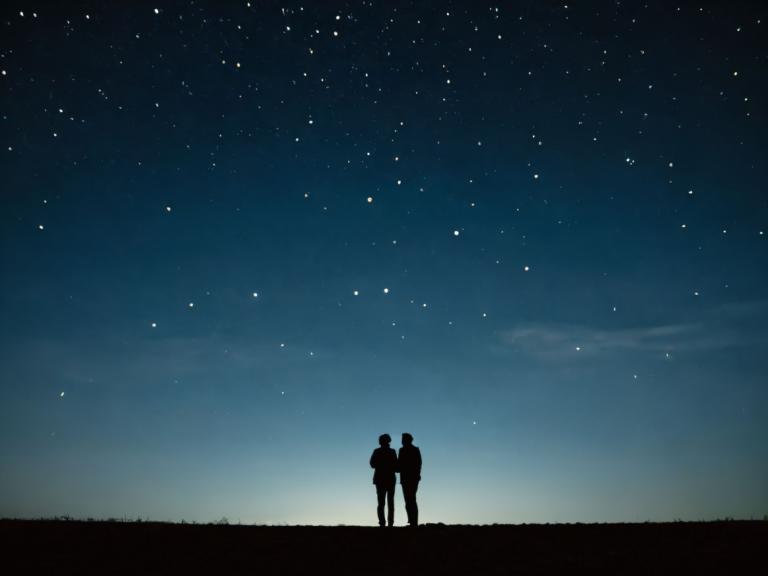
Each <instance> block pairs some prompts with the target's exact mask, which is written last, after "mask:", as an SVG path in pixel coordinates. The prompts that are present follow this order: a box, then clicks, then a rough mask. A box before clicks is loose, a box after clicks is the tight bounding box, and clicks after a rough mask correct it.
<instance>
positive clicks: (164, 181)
mask: <svg viewBox="0 0 768 576" xmlns="http://www.w3.org/2000/svg"><path fill="white" fill-rule="evenodd" d="M65 4H66V5H65ZM30 6H31V5H30V4H29V3H26V2H13V1H11V2H6V3H4V5H3V8H2V9H0V10H1V12H0V14H1V15H2V20H1V21H0V22H1V23H2V30H3V32H2V34H0V70H1V71H2V75H0V127H1V128H2V129H1V130H0V174H2V210H0V517H25V518H26V517H52V516H60V515H69V516H72V517H76V518H87V517H93V518H109V517H114V518H127V519H135V518H146V519H152V520H174V521H178V520H182V519H184V520H186V521H198V522H207V521H217V520H219V519H220V518H223V517H226V518H227V519H228V520H229V521H230V522H238V521H240V522H243V523H265V524H328V525H335V524H362V525H374V524H375V523H376V512H375V505H376V499H375V491H374V487H373V486H372V485H371V477H372V471H371V469H370V468H369V467H368V458H369V456H370V453H371V451H372V450H373V449H374V448H375V446H376V442H377V437H378V435H379V434H381V433H384V432H388V433H390V434H391V435H392V437H393V439H394V442H393V446H394V447H395V448H397V447H399V444H400V443H399V439H400V434H401V433H402V432H406V431H407V432H410V433H412V434H413V436H414V438H415V444H416V445H418V446H419V447H420V448H421V451H422V455H423V458H424V470H423V474H422V476H423V480H422V483H421V486H420V489H419V495H418V497H419V504H420V510H421V513H420V517H421V521H422V522H444V523H462V524H475V523H519V522H529V523H530V522H577V521H580V522H613V521H646V520H651V521H662V520H674V519H683V520H707V519H715V518H725V517H732V518H763V517H764V516H765V515H766V514H768V386H767V385H766V382H768V377H767V376H768V354H767V352H768V335H767V334H766V329H765V326H766V322H768V237H766V232H768V193H766V177H767V176H768V174H767V173H766V172H767V171H766V158H767V157H768V146H767V145H766V139H765V134H766V133H768V122H767V120H768V118H767V117H766V104H767V103H768V98H767V96H768V93H767V91H766V88H767V85H766V75H765V64H766V58H768V41H766V38H768V34H766V32H765V27H766V18H767V17H768V14H767V12H768V6H765V5H763V4H761V3H759V2H741V3H737V4H728V5H726V4H724V3H723V4H722V5H721V6H716V5H713V6H710V5H708V3H705V4H704V5H702V6H699V5H698V4H692V3H688V2H681V3H679V5H677V4H670V3H668V2H663V1H661V0H655V1H651V2H622V3H616V2H608V1H598V2H568V3H556V2H516V3H486V2H472V3H467V2H428V3H427V2H423V3H400V2H383V1H381V0H372V1H366V2H338V3H335V2H322V3H319V2H318V3H314V2H307V3H303V4H302V3H296V2H288V1H286V2H280V3H276V2H259V1H252V2H250V3H247V2H244V1H243V2H237V3H221V2H209V1H196V2H185V3H181V2H158V3H157V4H156V7H153V6H152V5H141V6H139V5H134V4H133V3H124V4H123V5H120V6H115V5H113V4H110V5H109V6H107V5H102V4H101V3H77V2H67V3H61V5H56V6H48V5H47V3H43V4H41V5H40V6H39V9H38V7H34V8H32V7H30ZM396 522H397V524H400V525H402V524H404V523H405V511H404V508H403V504H402V496H401V494H400V492H399V488H398V494H397V511H396Z"/></svg>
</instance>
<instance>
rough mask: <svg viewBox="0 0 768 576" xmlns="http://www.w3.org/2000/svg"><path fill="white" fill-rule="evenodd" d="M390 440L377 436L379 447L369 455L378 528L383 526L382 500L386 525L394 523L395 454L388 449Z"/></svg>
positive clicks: (387, 436) (384, 435) (384, 436)
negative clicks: (385, 512)
mask: <svg viewBox="0 0 768 576" xmlns="http://www.w3.org/2000/svg"><path fill="white" fill-rule="evenodd" d="M390 442H392V438H391V437H390V436H389V434H382V435H381V436H379V447H378V448H376V449H375V450H374V451H373V454H371V468H373V469H374V472H373V483H374V484H375V485H376V497H377V499H378V503H379V505H378V507H377V508H376V513H377V514H378V515H379V526H385V524H384V500H385V499H386V501H387V525H389V526H392V525H393V524H394V523H395V484H396V483H397V479H396V478H395V473H396V472H397V454H395V451H394V449H392V448H390V447H389V444H390Z"/></svg>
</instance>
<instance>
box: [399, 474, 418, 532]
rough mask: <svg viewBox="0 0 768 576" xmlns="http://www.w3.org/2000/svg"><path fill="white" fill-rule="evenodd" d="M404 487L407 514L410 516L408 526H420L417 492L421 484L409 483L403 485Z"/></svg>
mask: <svg viewBox="0 0 768 576" xmlns="http://www.w3.org/2000/svg"><path fill="white" fill-rule="evenodd" d="M401 486H402V487H403V500H405V512H406V514H408V524H410V525H411V526H418V525H419V507H418V505H417V504H416V490H418V489H419V482H418V480H417V481H416V482H407V483H405V484H401Z"/></svg>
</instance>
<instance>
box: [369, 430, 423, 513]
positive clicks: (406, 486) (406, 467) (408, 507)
mask: <svg viewBox="0 0 768 576" xmlns="http://www.w3.org/2000/svg"><path fill="white" fill-rule="evenodd" d="M391 442H392V438H391V437H390V435H389V434H382V435H381V436H379V447H378V448H376V449H375V450H374V451H373V454H371V462H370V464H371V468H373V469H374V472H373V483H374V485H375V486H376V497H377V499H378V507H377V508H376V512H377V514H378V516H379V526H393V525H394V523H395V485H396V484H397V479H396V477H395V474H396V473H398V472H399V473H400V486H401V487H402V489H403V499H404V500H405V511H406V513H407V514H408V524H409V525H410V526H414V527H415V526H418V524H419V507H418V505H417V504H416V491H417V490H418V488H419V481H420V480H421V451H420V450H419V448H418V447H417V446H414V445H413V436H411V435H410V434H408V433H407V432H406V433H404V434H403V436H402V444H403V445H402V447H401V448H400V451H399V453H398V454H395V451H394V449H392V448H390V447H389V445H390V443H391ZM385 504H386V506H387V517H386V522H385V518H384V505H385Z"/></svg>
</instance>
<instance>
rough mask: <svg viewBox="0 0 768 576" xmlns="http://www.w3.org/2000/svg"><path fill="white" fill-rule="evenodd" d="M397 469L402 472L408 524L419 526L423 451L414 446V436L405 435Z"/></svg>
mask: <svg viewBox="0 0 768 576" xmlns="http://www.w3.org/2000/svg"><path fill="white" fill-rule="evenodd" d="M397 468H398V471H399V472H400V485H401V486H402V488H403V500H405V512H406V514H408V524H409V525H410V526H413V527H416V526H418V525H419V506H418V505H417V504H416V490H418V489H419V480H421V450H419V448H418V447H417V446H414V445H413V436H411V435H410V434H408V432H405V433H403V447H402V448H400V451H399V452H398V454H397Z"/></svg>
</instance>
